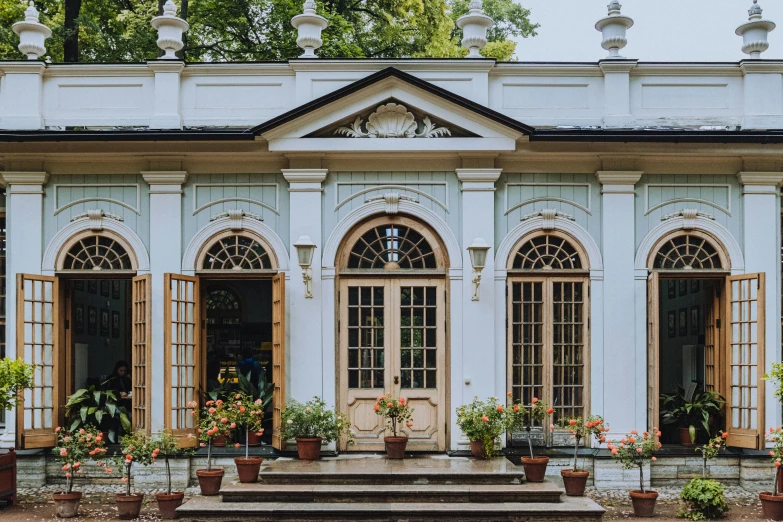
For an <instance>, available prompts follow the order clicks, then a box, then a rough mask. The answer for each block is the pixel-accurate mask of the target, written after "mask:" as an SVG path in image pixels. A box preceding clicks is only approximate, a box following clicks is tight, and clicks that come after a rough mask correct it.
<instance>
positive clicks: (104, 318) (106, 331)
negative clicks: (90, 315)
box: [101, 308, 109, 337]
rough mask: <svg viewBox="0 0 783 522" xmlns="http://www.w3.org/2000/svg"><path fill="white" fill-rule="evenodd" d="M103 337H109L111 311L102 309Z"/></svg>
mask: <svg viewBox="0 0 783 522" xmlns="http://www.w3.org/2000/svg"><path fill="white" fill-rule="evenodd" d="M101 337H109V309H108V308H101Z"/></svg>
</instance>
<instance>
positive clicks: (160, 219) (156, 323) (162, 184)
mask: <svg viewBox="0 0 783 522" xmlns="http://www.w3.org/2000/svg"><path fill="white" fill-rule="evenodd" d="M141 174H142V175H143V176H144V181H146V182H147V183H149V185H150V274H152V360H151V361H149V364H151V366H152V380H151V383H150V385H151V387H152V390H151V395H152V397H153V404H158V405H159V406H160V407H153V408H152V421H151V428H152V431H153V432H158V431H161V430H163V427H164V422H165V419H164V416H163V404H162V403H158V402H156V401H162V400H166V401H168V400H171V398H170V397H166V394H165V388H164V382H163V373H164V370H165V368H166V360H165V358H164V350H163V342H164V340H163V328H164V324H163V306H164V291H165V285H164V280H163V279H164V278H163V275H164V274H166V273H172V274H179V273H181V271H182V185H183V184H184V183H185V181H186V180H187V178H188V173H187V172H184V171H179V170H178V171H144V172H142V173H141ZM156 398H158V399H156Z"/></svg>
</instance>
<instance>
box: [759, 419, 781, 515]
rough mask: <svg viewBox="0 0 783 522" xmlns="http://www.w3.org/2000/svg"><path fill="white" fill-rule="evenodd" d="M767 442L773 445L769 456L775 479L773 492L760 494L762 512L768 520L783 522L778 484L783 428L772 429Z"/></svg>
mask: <svg viewBox="0 0 783 522" xmlns="http://www.w3.org/2000/svg"><path fill="white" fill-rule="evenodd" d="M767 442H768V443H770V444H771V445H772V448H771V449H770V450H769V456H770V461H771V463H772V465H773V466H774V468H773V469H774V470H775V479H774V482H773V487H772V491H771V492H770V491H762V492H761V493H759V500H761V510H762V512H763V513H764V518H766V519H769V520H783V494H781V493H780V484H779V483H778V480H779V476H780V474H779V473H778V470H779V469H780V468H781V465H782V464H783V428H781V427H780V426H778V427H776V428H770V429H769V433H768V434H767Z"/></svg>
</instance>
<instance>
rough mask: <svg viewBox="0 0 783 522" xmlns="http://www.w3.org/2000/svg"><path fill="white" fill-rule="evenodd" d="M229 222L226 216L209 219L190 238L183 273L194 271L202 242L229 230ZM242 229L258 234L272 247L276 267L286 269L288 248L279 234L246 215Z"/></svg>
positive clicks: (183, 257) (284, 270)
mask: <svg viewBox="0 0 783 522" xmlns="http://www.w3.org/2000/svg"><path fill="white" fill-rule="evenodd" d="M231 223H232V219H231V218H230V217H228V216H226V217H222V218H218V219H216V220H215V221H211V222H210V223H209V224H208V225H206V226H205V227H204V228H202V229H201V230H199V231H198V232H197V233H196V234H195V235H194V236H193V238H191V240H190V243H188V246H187V248H185V254H184V255H183V256H182V273H183V274H191V275H192V274H193V273H194V272H195V271H196V261H197V260H198V255H199V252H201V249H202V247H203V246H204V244H205V243H206V242H207V241H209V239H210V238H211V237H213V236H215V235H216V234H219V233H221V232H225V231H227V230H231ZM242 230H243V231H246V232H250V233H251V234H256V235H258V236H259V237H260V238H261V239H263V240H264V241H265V242H266V243H267V244H268V245H269V246H270V247H272V250H273V252H272V255H273V256H274V257H275V259H276V260H277V269H278V270H279V271H281V272H287V271H288V249H287V248H286V245H285V242H284V241H283V240H282V239H280V236H278V235H277V233H276V232H275V231H274V230H272V229H271V228H270V227H269V226H268V225H266V224H264V223H262V222H261V221H258V220H256V219H252V218H248V217H243V218H242Z"/></svg>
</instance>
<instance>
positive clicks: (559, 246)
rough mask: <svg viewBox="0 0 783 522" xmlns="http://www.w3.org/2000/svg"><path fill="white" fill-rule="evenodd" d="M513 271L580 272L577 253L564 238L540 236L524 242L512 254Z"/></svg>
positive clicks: (580, 267) (580, 261)
mask: <svg viewBox="0 0 783 522" xmlns="http://www.w3.org/2000/svg"><path fill="white" fill-rule="evenodd" d="M511 268H512V269H513V270H582V269H583V268H585V266H584V263H583V262H582V258H581V255H580V254H579V251H578V250H577V249H576V247H574V245H573V244H571V242H570V241H568V240H567V239H566V238H564V237H560V236H559V235H555V234H541V235H538V236H535V237H533V238H531V239H529V240H527V241H525V242H524V243H523V244H522V246H520V247H519V248H518V249H517V251H516V253H515V254H514V257H513V261H512V265H511Z"/></svg>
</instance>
